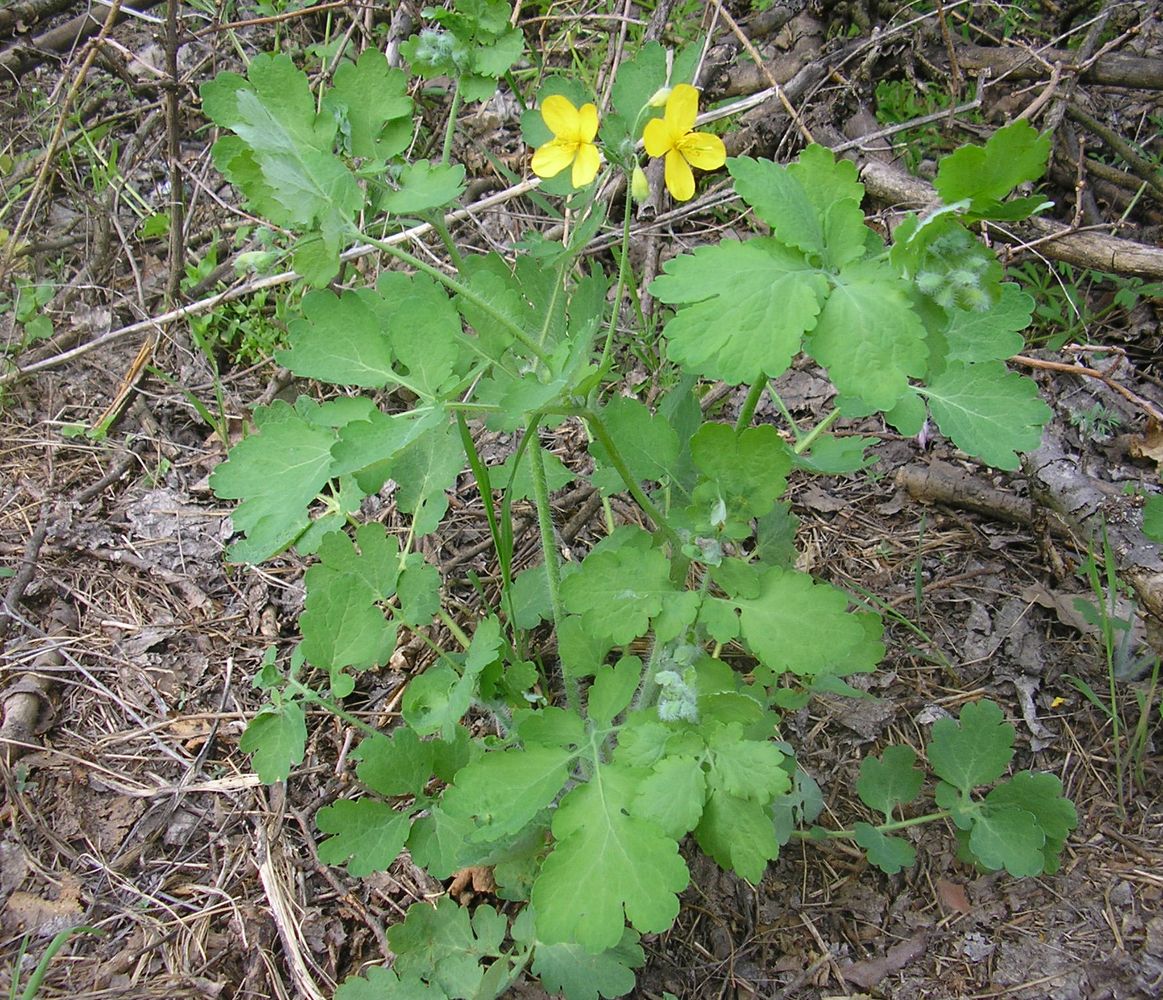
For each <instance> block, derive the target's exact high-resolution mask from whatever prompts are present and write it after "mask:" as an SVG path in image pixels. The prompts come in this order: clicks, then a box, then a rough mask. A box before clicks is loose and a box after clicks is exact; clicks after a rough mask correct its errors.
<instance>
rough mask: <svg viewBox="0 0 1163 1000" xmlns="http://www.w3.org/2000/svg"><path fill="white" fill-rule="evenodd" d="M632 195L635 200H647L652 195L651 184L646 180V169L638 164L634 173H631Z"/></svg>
mask: <svg viewBox="0 0 1163 1000" xmlns="http://www.w3.org/2000/svg"><path fill="white" fill-rule="evenodd" d="M630 197H631V198H633V199H634V200H635V201H645V200H646V199H647V198H649V197H650V184H649V182H648V181H647V180H646V171H645V170H643V169H642V168H641V167H640V166H638V165H637V164H635V165H634V173H633V174H631V175H630Z"/></svg>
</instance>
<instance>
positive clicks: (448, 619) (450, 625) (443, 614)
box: [436, 608, 472, 649]
mask: <svg viewBox="0 0 1163 1000" xmlns="http://www.w3.org/2000/svg"><path fill="white" fill-rule="evenodd" d="M436 616H437V617H438V618H439V619H440V620H441V621H442V622H444V627H445V628H446V629H448V631H449V632H451V633H452V637H453V638H454V639H455V640H456V641H457V642H459V643H460V647H461V649H468V647H469V646H471V645H472V640H471V639H470V638H469V637H468V636H467V635H466V634H465V631H464V629H462V628H461V627H460V626H459V625H458V624H457V623H456V620H455V619H454V618H453V617H452V616H451V615H450V614H449V613H448V612H447V611H445V610H444V608H441V609H440V610H439V611H437V612H436Z"/></svg>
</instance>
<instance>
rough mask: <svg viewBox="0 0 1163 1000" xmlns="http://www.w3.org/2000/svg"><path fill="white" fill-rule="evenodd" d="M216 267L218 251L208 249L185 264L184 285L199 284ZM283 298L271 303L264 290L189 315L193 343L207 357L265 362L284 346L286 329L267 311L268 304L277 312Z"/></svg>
mask: <svg viewBox="0 0 1163 1000" xmlns="http://www.w3.org/2000/svg"><path fill="white" fill-rule="evenodd" d="M217 266H218V250H217V248H211V249H210V250H209V251H208V252H207V253H206V254H205V256H203V257H202V259H201V260H199V261H197V262H196V263H192V264H187V265H186V278H185V281H184V282H183V283H182V284H183V288H185V289H187V290H188V289H190V288H193V287H194V286H195V285H198V284H200V283H201V282H202V281H203V280H204V279H205V278H207V277H208V276H209V275H210V274H212V273H213V272H214V270H215V268H217ZM281 303H282V300H281V299H280V300H278V301H277V302H271V301H270V300H269V299H268V295H267V293H266V292H265V291H260V292H256V293H255V294H254V295H253V296H251V297H250V298H249V299H246V300H242V299H235V300H234V301H232V302H226V303H224V304H223V305H221V306H220V307H219V308H218V309H216V310H214V311H213V312H210V313H205V314H203V315H200V316H191V317H190V320H189V321H190V334H191V336H192V337H193V339H194V343H195V345H196V346H197V347H198V349H199V350H200V351H202V352H203V353H204V354H205V355H206V356H207V357H210V358H214V359H215V360H216V361H218V362H225V363H227V364H231V365H235V364H237V365H244V366H245V365H253V364H258V363H259V362H261V361H266V360H268V359H269V358H271V357H272V356H273V355H274V352H275V351H276V350H277V349H278V348H280V347H282V346H283V343H284V339H285V337H286V330H285V328H284V327H283V326H282V325H281V324H280V323H279V322H278V321H277V319H275V320H273V319H272V318H271V317H270V316H269V315H268V313H269V312H270V309H268V304H269V306H270V307H271V308H273V309H274V311H275V313H276V315H277V313H278V307H279V305H280V304H281Z"/></svg>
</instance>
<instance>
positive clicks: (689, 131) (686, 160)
mask: <svg viewBox="0 0 1163 1000" xmlns="http://www.w3.org/2000/svg"><path fill="white" fill-rule="evenodd" d="M698 113H699V92H698V91H697V90H695V88H694V87H692V86H691V85H690V84H689V83H680V84H678V85H677V86H675V88H674V89H673V90H671V92H670V95H669V96H668V97H667V99H666V110H665V111H664V112H663V116H662V117H661V118H652V119H651V120H650V121H648V122H647V123H646V129H645V131H644V132H643V133H642V143H643V145H644V146H645V147H646V153H647V155H649V156H665V157H666V174H665V176H666V189H667V190H668V191H669V192H670V193H671V195H672V196H673V197H674V198H675V200H676V201H690V199H691V198H693V197H694V193H695V175H694V172H693V171H692V170H691V167H698V168H699V169H700V170H717V169H718V168H719V167H721V166H722V165H723V164H724V163H726V162H727V147H726V146H724V145H723V140H722V139H720V138H719V137H718V136H717V135H711V134H710V133H707V132H695V131H694V127H695V119H696V118H697V117H698ZM534 169H536V167H534Z"/></svg>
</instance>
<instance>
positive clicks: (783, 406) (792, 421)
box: [771, 387, 803, 444]
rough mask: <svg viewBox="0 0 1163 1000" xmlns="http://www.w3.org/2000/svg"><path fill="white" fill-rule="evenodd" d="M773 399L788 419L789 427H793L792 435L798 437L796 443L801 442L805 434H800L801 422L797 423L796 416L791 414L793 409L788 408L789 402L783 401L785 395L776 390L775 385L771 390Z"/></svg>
mask: <svg viewBox="0 0 1163 1000" xmlns="http://www.w3.org/2000/svg"><path fill="white" fill-rule="evenodd" d="M771 401H772V402H773V403H775V405H776V408H777V409H778V410H779V412H780V415H781V416H782V417H783V419H784V420H786V421H787V425H788V427H789V428H791V432H792V436H793V437H794V438H795V439H796V444H799V441H800V438H801V437H802V436H803V435H801V434H800V427H799V424H797V423H796V418H795V417H793V416H792V415H791V410H789V409H788V408H787V403H785V402H784V401H783V397H782V396H780V394H779V393H778V392H776V391H775V388H774V387H773V388H772V390H771Z"/></svg>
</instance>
